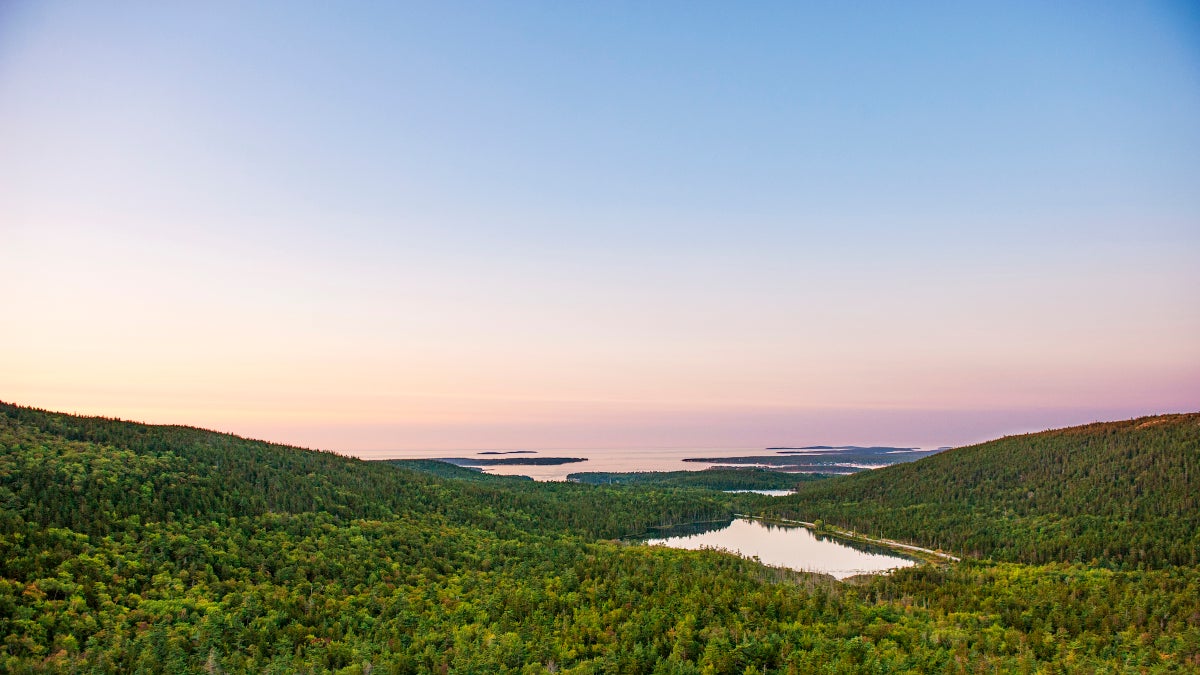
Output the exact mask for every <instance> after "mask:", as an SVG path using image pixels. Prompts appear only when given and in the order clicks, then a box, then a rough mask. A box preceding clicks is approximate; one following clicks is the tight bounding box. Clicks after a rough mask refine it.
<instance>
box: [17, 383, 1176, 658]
mask: <svg viewBox="0 0 1200 675" xmlns="http://www.w3.org/2000/svg"><path fill="white" fill-rule="evenodd" d="M425 468H430V467H425ZM432 468H433V469H435V470H437V471H443V469H442V468H441V467H432ZM467 474H470V475H467ZM830 480H839V481H840V480H846V479H830ZM768 499H769V498H761V499H760V498H756V497H754V496H753V495H749V496H747V495H725V494H722V493H720V492H716V491H711V490H699V489H681V488H660V487H638V486H615V487H602V486H601V487H597V486H589V485H575V484H554V485H551V484H544V483H532V482H530V481H521V480H516V479H508V478H505V479H491V478H485V477H481V476H479V475H478V474H475V473H474V472H465V473H463V474H459V475H453V474H450V473H448V474H447V475H445V476H438V475H431V474H429V473H424V472H417V471H411V470H408V469H404V468H400V467H397V466H395V465H392V464H389V463H383V462H361V461H357V460H353V459H348V458H344V457H339V456H337V455H333V454H329V453H318V452H310V451H306V450H301V449H297V448H291V447H286V446H280V445H274V444H269V443H263V442H258V441H249V440H245V439H240V438H236V437H233V436H229V435H226V434H218V433H214V432H208V431H203V430H199V429H191V428H184V427H160V426H148V425H143V424H135V423H129V422H120V421H116V420H109V419H100V418H81V417H73V416H68V415H61V414H55V413H47V412H43V411H37V410H31V409H28V408H20V407H16V406H11V405H0V672H6V673H23V672H112V673H131V672H167V673H182V672H207V673H219V672H225V673H235V672H267V673H296V672H302V673H308V672H311V673H324V672H338V673H346V674H350V673H357V674H360V675H362V674H367V673H448V672H451V673H551V672H563V673H810V672H913V673H927V672H951V673H954V672H1021V671H1027V672H1034V671H1037V670H1039V669H1042V670H1045V671H1047V672H1049V671H1053V670H1059V671H1062V670H1079V671H1083V672H1088V671H1103V672H1125V671H1129V672H1186V671H1194V670H1195V669H1196V668H1197V667H1200V628H1198V627H1197V625H1198V624H1200V621H1198V619H1200V573H1198V572H1197V571H1196V568H1194V567H1168V568H1163V569H1157V570H1139V571H1128V572H1122V571H1115V570H1105V569H1094V568H1090V567H1087V566H1084V565H1078V564H1075V565H1070V564H1050V565H1043V566H1026V565H1020V564H994V563H986V562H982V563H981V562H968V563H963V564H960V565H954V566H950V567H946V568H936V567H928V566H925V567H919V568H914V569H910V570H902V571H900V572H898V573H896V574H895V575H892V576H885V577H876V578H871V579H862V580H860V581H859V583H857V584H852V585H842V584H837V583H835V582H833V581H832V579H830V578H828V577H821V576H817V575H806V574H800V573H790V572H783V571H779V570H772V569H768V568H764V567H762V566H760V565H758V564H756V563H754V562H753V561H748V560H743V559H739V558H736V557H733V556H730V555H727V554H722V553H717V552H712V551H679V550H671V549H663V548H658V547H654V548H648V547H641V546H632V545H626V544H621V543H616V542H611V541H606V540H605V539H607V538H609V537H614V536H618V535H621V534H626V533H632V532H636V531H638V530H641V529H644V528H646V527H649V526H651V525H655V524H659V523H665V522H683V521H687V520H693V519H704V518H713V517H722V516H726V515H727V514H728V513H730V512H732V511H733V510H735V509H748V508H756V507H761V505H763V504H766V503H768ZM889 534H890V532H889Z"/></svg>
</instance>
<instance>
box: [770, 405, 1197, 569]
mask: <svg viewBox="0 0 1200 675" xmlns="http://www.w3.org/2000/svg"><path fill="white" fill-rule="evenodd" d="M768 513H769V514H771V515H776V516H781V517H785V518H793V519H797V520H808V521H811V520H815V519H817V518H821V519H823V520H824V521H825V522H827V523H832V524H835V525H839V526H842V527H846V528H851V529H853V530H856V531H859V532H863V533H865V534H880V533H882V534H885V535H887V536H890V537H893V538H900V539H905V540H909V541H912V542H916V543H920V544H923V545H926V546H931V547H935V548H945V549H947V550H952V551H956V552H960V553H965V554H968V555H973V556H978V557H987V558H994V559H997V560H1007V561H1013V562H1026V563H1042V562H1051V561H1070V562H1083V563H1090V564H1095V565H1102V566H1105V567H1112V568H1116V569H1130V568H1147V567H1162V566H1166V565H1200V414H1188V415H1164V416H1159V417H1150V418H1142V419H1136V420H1130V421H1125V422H1106V423H1100V424H1090V425H1087V426H1082V427H1074V428H1070V429H1061V430H1057V431H1049V432H1043V433H1037V434H1026V435H1022V436H1011V437H1007V438H1002V439H1000V440H996V441H991V442H988V443H983V444H980V445H975V446H970V447H964V448H957V449H954V450H947V451H945V452H942V453H940V454H937V455H933V456H932V457H928V458H926V459H923V460H921V461H919V462H915V463H911V464H898V465H896V466H892V467H888V468H886V469H880V470H876V471H868V472H863V473H860V474H856V475H853V476H847V477H845V478H840V479H838V480H831V481H822V482H819V483H807V484H803V485H800V486H799V487H798V493H797V494H795V495H792V496H789V497H784V498H780V499H779V500H778V501H776V502H774V504H773V505H772V506H771V507H770V508H769V509H768Z"/></svg>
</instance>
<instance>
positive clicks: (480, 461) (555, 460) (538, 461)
mask: <svg viewBox="0 0 1200 675" xmlns="http://www.w3.org/2000/svg"><path fill="white" fill-rule="evenodd" d="M481 454H482V453H481ZM439 461H442V462H446V463H449V464H454V465H455V466H554V465H557V464H574V463H575V462H586V461H587V458H585V457H503V458H499V459H491V458H481V457H442V458H440V459H439Z"/></svg>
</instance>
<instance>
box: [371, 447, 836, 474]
mask: <svg viewBox="0 0 1200 675" xmlns="http://www.w3.org/2000/svg"><path fill="white" fill-rule="evenodd" d="M356 454H357V456H358V457H361V458H362V459H439V458H444V457H478V456H483V455H482V454H481V453H480V452H479V451H477V450H390V451H374V452H360V453H356ZM771 454H774V453H773V452H772V451H770V450H766V449H764V448H634V449H591V450H545V449H542V450H537V451H536V452H534V453H532V454H530V455H487V456H488V457H493V458H495V457H503V456H510V457H521V456H525V457H580V458H583V459H585V460H587V461H584V462H572V463H571V464H557V465H553V466H532V465H525V466H521V465H509V466H488V467H484V469H483V470H484V471H486V472H487V473H494V474H500V475H505V476H529V477H530V478H532V479H534V480H566V479H567V474H571V473H581V472H584V471H615V472H619V471H699V470H701V469H707V468H709V467H710V466H714V464H713V463H707V462H685V461H683V460H684V458H686V457H755V456H759V455H771ZM791 454H795V453H791ZM811 454H822V453H821V451H814V452H813V453H811ZM743 466H745V465H743Z"/></svg>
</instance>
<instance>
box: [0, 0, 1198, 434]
mask: <svg viewBox="0 0 1200 675" xmlns="http://www.w3.org/2000/svg"><path fill="white" fill-rule="evenodd" d="M902 5H903V6H902ZM1198 261H1200V10H1198V9H1197V8H1196V6H1195V5H1194V4H1192V3H1185V2H1179V3H1169V2H1149V1H1148V2H1134V3H1107V2H1089V3H1082V2H1079V3H1076V2H1061V3H1022V2H997V3H982V2H981V3H959V2H954V3H886V2H881V3H871V2H866V3H832V2H830V3H825V2H814V3H796V2H781V3H770V2H755V3H716V2H711V3H710V2H669V1H663V2H604V3H557V2H510V3H485V2H480V3H458V2H429V3H418V2H412V3H370V2H350V3H328V2H311V3H310V2H292V1H288V2H282V1H281V2H264V3H238V2H203V3H201V2H195V3H153V2H123V3H95V2H76V1H73V0H64V1H61V2H52V3H37V2H32V1H29V0H10V1H8V2H3V3H0V288H3V289H4V292H3V301H2V302H0V400H3V401H7V402H12V403H19V404H24V405H33V406H37V407H42V408H49V409H53V410H61V411H66V412H78V413H81V414H100V415H107V416H115V417H121V418H125V419H136V420H143V421H148V422H154V423H180V424H190V425H195V426H202V427H206V428H214V429H219V430H223V431H231V432H234V433H238V434H242V435H247V436H252V437H256V438H266V439H270V440H276V441H281V442H287V443H293V444H298V445H303V446H306V447H316V448H323V449H332V450H337V451H340V452H347V453H352V454H374V455H379V454H380V453H384V454H386V452H387V451H390V450H404V449H439V448H447V449H450V448H461V449H467V448H474V449H479V448H513V447H521V448H603V447H686V446H695V447H704V448H710V447H757V446H766V445H779V444H793V443H796V444H798V443H805V444H807V443H834V444H842V443H859V444H869V443H883V444H918V445H920V444H924V445H942V444H947V445H957V444H963V443H969V442H975V441H982V440H986V439H988V438H993V437H996V436H999V435H1003V434H1008V433H1015V432H1022V431H1032V430H1039V429H1045V428H1051V427H1059V426H1065V425H1069V424H1077V423H1084V422H1088V421H1093V420H1101V419H1118V418H1128V417H1133V416H1138V415H1144V414H1153V413H1160V412H1178V411H1189V410H1198V409H1200V262H1198Z"/></svg>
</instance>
